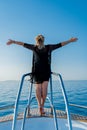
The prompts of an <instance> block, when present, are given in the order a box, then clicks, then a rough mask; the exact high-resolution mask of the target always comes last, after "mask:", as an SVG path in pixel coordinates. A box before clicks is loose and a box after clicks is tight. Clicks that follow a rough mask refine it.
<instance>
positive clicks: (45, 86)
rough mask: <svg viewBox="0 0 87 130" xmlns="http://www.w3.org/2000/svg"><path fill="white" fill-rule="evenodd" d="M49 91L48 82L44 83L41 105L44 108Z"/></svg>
mask: <svg viewBox="0 0 87 130" xmlns="http://www.w3.org/2000/svg"><path fill="white" fill-rule="evenodd" d="M47 89H48V81H44V82H43V83H42V94H41V96H42V100H41V104H42V107H44V103H45V100H46V96H47Z"/></svg>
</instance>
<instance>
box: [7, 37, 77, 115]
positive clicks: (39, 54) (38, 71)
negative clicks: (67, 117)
mask: <svg viewBox="0 0 87 130" xmlns="http://www.w3.org/2000/svg"><path fill="white" fill-rule="evenodd" d="M77 40H78V39H77V38H71V39H69V40H67V41H64V42H61V43H57V44H48V45H44V36H43V35H38V36H37V37H36V44H35V45H33V44H27V43H24V42H20V41H15V40H11V39H10V40H9V41H8V42H7V45H11V44H17V45H21V46H23V47H25V48H27V49H30V50H32V51H33V56H34V57H33V58H34V63H33V66H32V70H33V81H34V83H35V85H36V98H37V101H38V107H39V112H40V115H42V114H45V112H44V103H45V99H46V96H47V88H48V82H49V78H50V75H51V68H50V61H49V53H50V54H51V52H52V51H53V50H55V49H58V48H60V47H62V46H64V45H67V44H68V43H71V42H75V41H77Z"/></svg>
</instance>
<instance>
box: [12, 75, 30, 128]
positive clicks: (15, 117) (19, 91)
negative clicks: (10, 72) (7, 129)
mask: <svg viewBox="0 0 87 130" xmlns="http://www.w3.org/2000/svg"><path fill="white" fill-rule="evenodd" d="M30 74H31V73H27V74H24V75H23V76H22V79H21V84H20V87H19V90H18V94H17V98H16V102H15V109H14V117H13V123H12V130H15V126H16V121H17V112H18V103H19V99H20V95H21V90H22V86H23V82H24V78H25V77H26V76H28V75H30Z"/></svg>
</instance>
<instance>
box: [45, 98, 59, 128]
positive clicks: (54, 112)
mask: <svg viewBox="0 0 87 130" xmlns="http://www.w3.org/2000/svg"><path fill="white" fill-rule="evenodd" d="M47 99H48V101H49V103H50V106H51V108H52V109H53V116H54V124H55V130H58V122H57V117H56V110H55V107H54V106H53V104H52V101H51V100H50V98H49V97H47Z"/></svg>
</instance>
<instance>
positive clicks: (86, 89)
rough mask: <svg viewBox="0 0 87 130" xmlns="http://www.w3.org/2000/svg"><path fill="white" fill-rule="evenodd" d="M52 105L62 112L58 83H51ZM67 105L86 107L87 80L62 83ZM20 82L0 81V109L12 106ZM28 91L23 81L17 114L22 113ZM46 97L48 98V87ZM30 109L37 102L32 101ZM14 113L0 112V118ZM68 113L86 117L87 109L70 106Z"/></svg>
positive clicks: (28, 88)
mask: <svg viewBox="0 0 87 130" xmlns="http://www.w3.org/2000/svg"><path fill="white" fill-rule="evenodd" d="M52 84H53V104H54V106H55V107H56V109H59V110H64V111H65V105H64V98H63V96H62V91H61V86H60V83H59V81H53V83H52ZM64 85H65V89H66V93H67V96H68V100H69V103H72V104H77V105H82V106H86V107H87V80H66V81H64ZM19 86H20V81H0V108H2V107H4V106H8V105H14V104H15V100H16V96H17V92H18V89H19ZM29 91H30V83H29V81H27V80H26V81H25V82H24V84H23V89H22V93H21V98H20V102H19V112H23V111H24V109H25V106H26V104H27V101H28V96H29ZM32 96H35V86H33V93H32ZM48 96H49V97H50V85H49V87H48ZM31 107H33V108H36V107H38V106H37V101H36V100H33V102H32V104H31ZM45 107H47V108H49V107H50V105H49V102H48V101H47V100H46V102H45ZM13 112H14V110H13V108H12V109H4V110H0V117H1V116H5V115H8V114H12V113H13ZM70 112H71V113H75V114H80V115H84V116H87V109H82V108H77V107H74V106H70Z"/></svg>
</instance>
